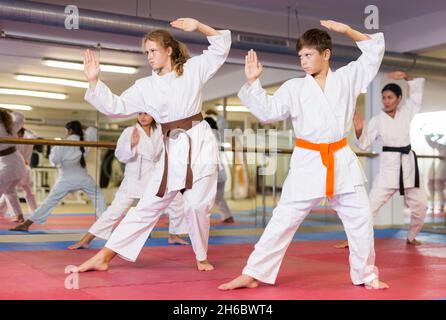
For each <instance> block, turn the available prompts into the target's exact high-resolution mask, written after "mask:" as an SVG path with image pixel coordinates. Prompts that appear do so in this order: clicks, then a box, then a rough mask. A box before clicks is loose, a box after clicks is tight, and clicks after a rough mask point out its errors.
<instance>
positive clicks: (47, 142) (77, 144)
mask: <svg viewBox="0 0 446 320" xmlns="http://www.w3.org/2000/svg"><path fill="white" fill-rule="evenodd" d="M2 143H7V144H32V145H51V146H74V147H92V148H108V149H115V148H116V142H108V141H74V140H55V139H24V138H0V144H2ZM220 150H221V151H232V152H243V153H249V152H252V153H265V154H292V153H293V149H279V148H278V149H272V150H270V149H268V148H249V147H244V148H236V147H231V148H228V147H224V146H222V147H220ZM356 155H357V156H358V157H366V158H374V157H377V156H378V155H379V154H378V153H373V152H356ZM417 157H418V158H422V159H441V160H444V157H442V156H433V155H432V156H431V155H417Z"/></svg>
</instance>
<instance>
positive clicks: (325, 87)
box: [305, 68, 333, 95]
mask: <svg viewBox="0 0 446 320" xmlns="http://www.w3.org/2000/svg"><path fill="white" fill-rule="evenodd" d="M332 73H333V71H331V68H328V72H327V77H326V78H325V85H324V90H322V88H321V87H320V86H319V84H318V83H317V81H316V79H315V78H314V77H313V76H312V75H311V74H308V73H307V74H306V76H305V78H307V79H310V81H314V84H315V85H317V87H318V88H319V89H320V90H321V92H322V93H323V94H324V95H325V93H326V89H327V82H328V79H329V78H331V75H332Z"/></svg>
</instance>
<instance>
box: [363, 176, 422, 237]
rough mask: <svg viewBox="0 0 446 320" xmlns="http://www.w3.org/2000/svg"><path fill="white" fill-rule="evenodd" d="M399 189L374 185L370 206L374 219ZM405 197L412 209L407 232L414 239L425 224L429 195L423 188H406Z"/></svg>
mask: <svg viewBox="0 0 446 320" xmlns="http://www.w3.org/2000/svg"><path fill="white" fill-rule="evenodd" d="M397 191H398V192H399V189H392V188H383V187H379V186H375V185H374V186H373V187H372V190H371V191H370V195H369V197H370V207H371V210H372V215H373V219H375V217H376V215H377V214H378V211H379V209H381V207H382V206H383V205H384V204H385V203H386V202H387V201H389V199H390V198H391V197H392V196H393V195H394V194H395V192H397ZM404 193H405V195H404V197H405V200H406V203H407V206H408V207H409V210H410V224H409V231H408V233H407V239H408V240H409V241H412V240H413V239H415V237H416V236H417V234H418V233H419V232H420V231H421V229H422V228H423V224H424V218H425V217H426V211H427V197H426V193H425V192H424V190H423V189H421V188H405V189H404Z"/></svg>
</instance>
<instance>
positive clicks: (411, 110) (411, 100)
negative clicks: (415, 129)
mask: <svg viewBox="0 0 446 320" xmlns="http://www.w3.org/2000/svg"><path fill="white" fill-rule="evenodd" d="M389 78H391V79H393V80H402V79H404V80H406V81H407V84H408V85H409V90H410V92H409V97H408V99H407V100H406V101H405V102H404V103H403V104H401V105H400V102H401V100H402V96H403V93H402V90H401V87H400V86H399V85H397V84H395V83H389V84H387V85H386V86H384V88H383V89H382V103H383V110H382V111H381V112H380V113H379V114H378V115H376V116H374V117H373V118H372V119H370V121H369V123H368V125H367V126H366V127H364V121H363V120H362V117H361V115H360V114H359V113H357V114H355V117H354V125H355V144H356V145H357V146H358V148H360V149H361V150H367V149H369V148H370V146H371V145H372V144H373V143H374V142H377V143H378V144H379V145H381V146H382V152H381V153H380V155H379V160H380V167H379V172H378V174H377V176H376V177H375V179H374V181H373V186H372V190H370V194H369V198H370V207H371V210H372V215H373V218H375V217H376V215H377V214H378V211H379V209H381V207H382V206H383V205H384V204H385V203H386V202H387V201H389V200H390V198H391V197H392V196H393V195H394V194H395V192H397V191H398V190H399V192H400V195H402V196H404V198H405V200H406V204H407V206H408V207H409V210H410V213H411V219H410V225H409V231H408V233H407V244H410V245H415V246H418V245H420V244H421V242H419V241H418V240H417V239H415V237H416V235H417V234H418V233H419V232H420V231H421V228H422V227H423V224H424V218H425V216H426V210H427V197H426V192H425V191H424V190H423V189H422V188H420V185H421V183H420V174H419V170H418V163H417V158H416V154H415V152H414V151H413V150H411V145H410V123H411V122H412V119H413V117H414V116H415V114H417V113H418V112H419V111H420V108H421V101H422V99H423V87H424V81H425V80H424V79H423V78H416V79H414V78H412V77H411V76H410V75H408V74H407V73H405V72H403V71H395V72H392V73H390V74H389ZM335 247H336V248H346V247H348V243H347V241H345V242H342V243H340V244H337V245H336V246H335Z"/></svg>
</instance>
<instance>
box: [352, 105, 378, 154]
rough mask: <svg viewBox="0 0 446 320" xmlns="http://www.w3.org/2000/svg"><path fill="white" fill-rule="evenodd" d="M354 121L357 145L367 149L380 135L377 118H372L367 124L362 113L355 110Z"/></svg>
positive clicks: (364, 149) (363, 149)
mask: <svg viewBox="0 0 446 320" xmlns="http://www.w3.org/2000/svg"><path fill="white" fill-rule="evenodd" d="M353 123H354V125H355V139H354V142H355V145H356V146H357V147H358V148H359V149H361V150H362V151H367V150H368V149H369V148H370V146H371V145H372V143H373V142H374V141H375V140H376V138H377V136H378V126H377V122H376V119H375V118H372V119H371V120H370V121H369V123H368V125H367V126H365V125H364V120H363V119H362V116H361V114H360V113H359V112H355V116H354V118H353Z"/></svg>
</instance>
